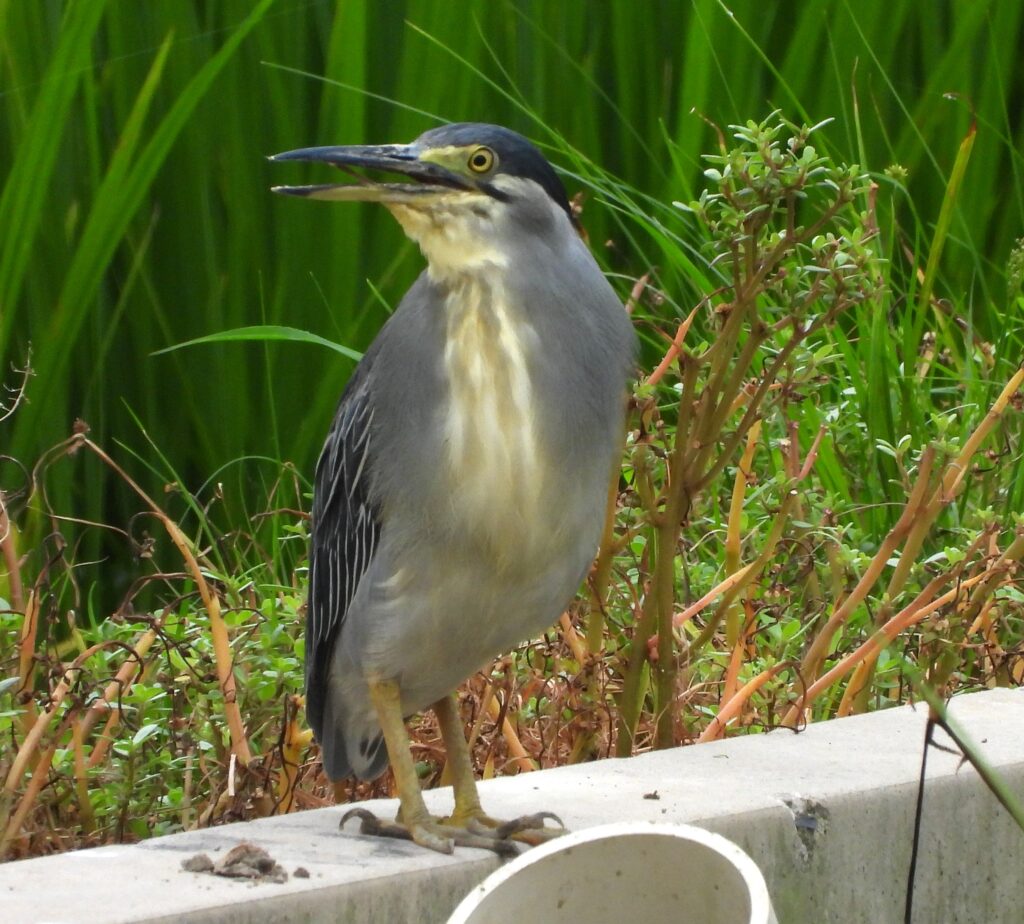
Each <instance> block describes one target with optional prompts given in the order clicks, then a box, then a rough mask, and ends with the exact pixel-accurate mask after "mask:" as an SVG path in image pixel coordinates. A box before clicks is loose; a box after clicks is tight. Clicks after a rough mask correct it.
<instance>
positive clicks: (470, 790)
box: [434, 693, 484, 825]
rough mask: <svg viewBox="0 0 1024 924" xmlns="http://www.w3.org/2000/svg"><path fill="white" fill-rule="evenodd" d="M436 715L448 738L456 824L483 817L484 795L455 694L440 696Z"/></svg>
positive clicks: (435, 705) (449, 767)
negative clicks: (482, 804)
mask: <svg viewBox="0 0 1024 924" xmlns="http://www.w3.org/2000/svg"><path fill="white" fill-rule="evenodd" d="M434 714H435V715H436V716H437V724H438V725H439V726H440V727H441V738H442V739H443V740H444V749H445V753H446V754H447V755H448V772H449V773H450V774H451V780H452V789H453V790H454V791H455V811H454V812H452V818H451V820H452V823H453V824H457V825H458V824H462V825H464V824H466V822H467V821H469V819H471V818H480V817H481V816H482V815H483V814H484V810H483V808H482V807H481V805H480V796H479V795H477V791H476V779H475V778H474V776H473V761H472V760H471V759H470V756H469V745H468V744H467V743H466V735H465V733H464V732H463V730H462V720H461V719H460V718H459V709H458V705H457V701H456V699H455V694H454V693H452V694H451V695H450V696H446V697H445V698H444V699H439V700H438V701H437V702H436V703H434Z"/></svg>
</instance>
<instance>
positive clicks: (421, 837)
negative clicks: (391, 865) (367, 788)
mask: <svg viewBox="0 0 1024 924" xmlns="http://www.w3.org/2000/svg"><path fill="white" fill-rule="evenodd" d="M350 818H358V819H359V821H360V824H359V833H360V834H365V835H368V836H370V837H393V838H398V839H399V840H405V841H413V842H414V843H417V844H419V845H420V846H421V847H427V848H429V849H430V850H436V851H437V852H438V853H453V852H454V850H455V848H456V847H479V848H481V849H482V850H490V851H493V852H494V853H496V854H498V855H499V856H502V857H514V856H518V854H519V852H520V850H521V848H520V843H527V842H525V841H523V840H522V838H519V837H515V836H513V835H515V834H516V833H518V830H519V829H513V830H512V832H511V833H510V834H508V835H506V836H504V837H499V836H498V835H497V830H498V829H494V828H488V827H487V826H486V825H480V826H479V827H478V826H476V825H474V826H473V827H472V828H471V827H470V826H469V825H459V824H451V823H449V822H448V821H447V820H442V819H438V818H433V817H431V816H427V817H426V818H425V819H423V820H417V821H413V822H399V821H394V822H386V821H381V820H380V819H379V818H378V817H377V816H376V815H374V814H373V812H370V811H367V810H366V809H362V808H357V809H350V810H349V811H347V812H346V813H345V814H344V815H343V816H342V819H341V825H340V827H342V828H344V827H345V823H346V822H347V821H348V820H349V819H350ZM543 824H544V821H543V819H541V821H540V825H541V826H543Z"/></svg>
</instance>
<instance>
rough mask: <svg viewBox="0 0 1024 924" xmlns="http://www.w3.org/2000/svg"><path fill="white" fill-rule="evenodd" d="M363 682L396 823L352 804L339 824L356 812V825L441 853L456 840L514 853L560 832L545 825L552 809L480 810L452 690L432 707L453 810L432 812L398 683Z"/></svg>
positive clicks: (456, 843)
mask: <svg viewBox="0 0 1024 924" xmlns="http://www.w3.org/2000/svg"><path fill="white" fill-rule="evenodd" d="M367 682H368V685H369V690H370V700H371V701H372V702H373V706H374V709H375V710H376V712H377V719H378V720H379V722H380V727H381V731H382V732H383V734H384V743H385V745H387V749H388V759H389V760H390V761H391V769H392V771H393V772H394V774H395V782H396V783H397V784H398V799H399V802H400V804H401V807H400V809H399V813H398V821H397V823H395V824H389V823H386V822H382V821H380V820H379V819H378V818H377V817H376V816H375V815H374V814H373V813H372V812H369V811H367V810H366V809H363V808H355V809H352V810H350V811H349V812H346V813H345V815H344V816H343V817H342V819H341V825H342V827H344V826H345V822H346V821H348V820H349V818H352V817H358V818H360V819H361V821H362V824H361V826H360V831H361V833H363V834H371V835H379V836H382V837H397V838H404V839H406V840H413V841H415V842H416V843H417V844H420V845H422V846H423V847H429V848H430V849H431V850H437V851H440V852H441V853H451V852H452V851H453V850H454V849H455V847H456V846H460V847H481V848H483V849H485V850H493V851H495V852H496V853H500V854H502V855H505V856H514V855H515V854H516V853H518V852H519V849H520V848H518V847H516V845H515V843H514V842H515V841H519V842H520V843H526V844H537V843H540V842H542V841H545V840H548V839H549V838H551V837H556V836H557V835H559V834H562V833H563V831H562V830H556V829H551V828H545V827H544V821H545V819H547V818H555V816H554V815H552V814H551V813H550V812H539V813H538V814H536V815H528V816H524V817H523V818H517V819H514V820H513V821H508V822H504V823H503V822H500V821H495V820H494V819H493V818H489V817H488V816H487V815H485V814H484V811H483V809H482V808H481V807H480V798H479V796H478V795H477V791H476V781H475V780H474V779H473V765H472V762H471V760H470V756H469V746H468V745H467V744H466V737H465V735H464V733H463V730H462V722H461V721H460V719H459V711H458V708H457V706H456V701H455V697H454V696H448V697H445V698H444V699H442V700H439V701H438V702H437V703H435V704H434V711H435V712H436V713H437V720H438V723H439V724H440V726H441V735H442V737H443V738H444V744H445V748H446V749H447V751H448V761H449V766H450V767H451V774H452V782H453V785H454V789H455V811H454V813H453V814H452V817H451V818H449V819H446V820H444V821H441V820H438V819H436V818H434V817H433V816H431V815H430V813H429V812H428V811H427V806H426V803H425V802H424V801H423V793H422V792H421V790H420V781H419V778H418V777H417V776H416V765H415V764H414V763H413V760H412V751H411V750H410V747H409V734H408V732H407V731H406V729H405V718H404V716H403V715H402V695H401V690H400V689H399V686H398V683H397V682H396V681H394V680H381V679H379V678H375V679H370V680H368V681H367ZM555 820H556V821H557V820H558V819H557V818H555ZM559 824H561V822H559Z"/></svg>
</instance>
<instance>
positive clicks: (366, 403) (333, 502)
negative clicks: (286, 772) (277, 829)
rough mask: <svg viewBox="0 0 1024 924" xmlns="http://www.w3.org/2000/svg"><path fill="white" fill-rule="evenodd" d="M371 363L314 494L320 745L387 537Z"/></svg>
mask: <svg viewBox="0 0 1024 924" xmlns="http://www.w3.org/2000/svg"><path fill="white" fill-rule="evenodd" d="M371 363H372V358H371V357H370V356H369V355H367V356H365V357H364V358H363V361H362V362H361V363H360V364H359V366H358V367H357V369H356V371H355V373H354V374H353V376H352V378H351V379H350V380H349V383H348V386H347V387H346V389H345V391H344V393H343V394H342V396H341V401H340V402H339V403H338V410H337V412H336V413H335V415H334V421H333V423H332V424H331V429H330V431H329V432H328V434H327V440H326V442H325V443H324V448H323V451H322V452H321V453H320V459H319V461H318V462H317V466H316V478H315V480H314V487H313V517H312V521H313V522H312V538H311V542H310V552H309V601H308V604H307V615H306V715H307V718H308V720H309V723H310V725H311V726H312V728H313V731H314V732H315V733H316V735H317V738H318V739H320V738H321V733H322V727H321V726H322V724H323V714H324V697H325V695H326V693H327V681H328V677H329V673H330V669H331V660H332V656H333V654H334V646H335V644H336V643H337V640H338V637H339V634H340V631H341V627H342V624H343V623H344V621H345V617H346V615H347V614H348V610H349V607H350V606H351V604H352V598H353V597H354V596H355V593H356V588H357V587H358V586H359V582H360V580H361V579H362V577H363V574H364V573H365V572H366V570H367V568H368V567H369V566H370V562H371V561H372V559H373V554H374V551H375V549H376V546H377V540H378V538H379V536H380V515H379V511H378V510H377V509H376V507H375V505H374V503H373V500H372V498H371V496H370V491H369V478H368V477H367V466H368V465H370V464H372V459H371V453H372V451H373V441H372V426H373V407H372V405H371V403H370V397H369V378H370V375H369V373H370V366H371Z"/></svg>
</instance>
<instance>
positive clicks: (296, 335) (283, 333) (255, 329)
mask: <svg viewBox="0 0 1024 924" xmlns="http://www.w3.org/2000/svg"><path fill="white" fill-rule="evenodd" d="M240 340H260V341H264V342H266V341H271V340H281V341H288V342H290V343H312V344H315V345H316V346H322V347H327V348H328V349H330V350H334V351H335V352H336V353H341V355H342V356H347V357H348V358H349V359H354V360H355V361H356V362H359V360H360V359H362V358H363V354H362V353H360V352H358V351H357V350H352V349H349V348H348V347H347V346H342V345H341V344H340V343H335V342H334V341H333V340H328V339H327V338H326V337H320V336H318V335H317V334H313V333H310V332H309V331H306V330H299V329H298V328H295V327H285V326H283V325H280V324H255V325H253V326H251V327H238V328H235V329H234V330H225V331H220V332H219V333H216V334H208V335H206V336H205V337H196V338H194V339H192V340H186V341H185V342H184V343H176V344H174V345H173V346H169V347H164V349H162V350H156V351H154V352H153V354H152V355H153V356H159V355H160V354H162V353H170V352H172V351H174V350H180V349H182V348H183V347H189V346H198V345H199V344H201V343H235V342H238V341H240Z"/></svg>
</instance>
